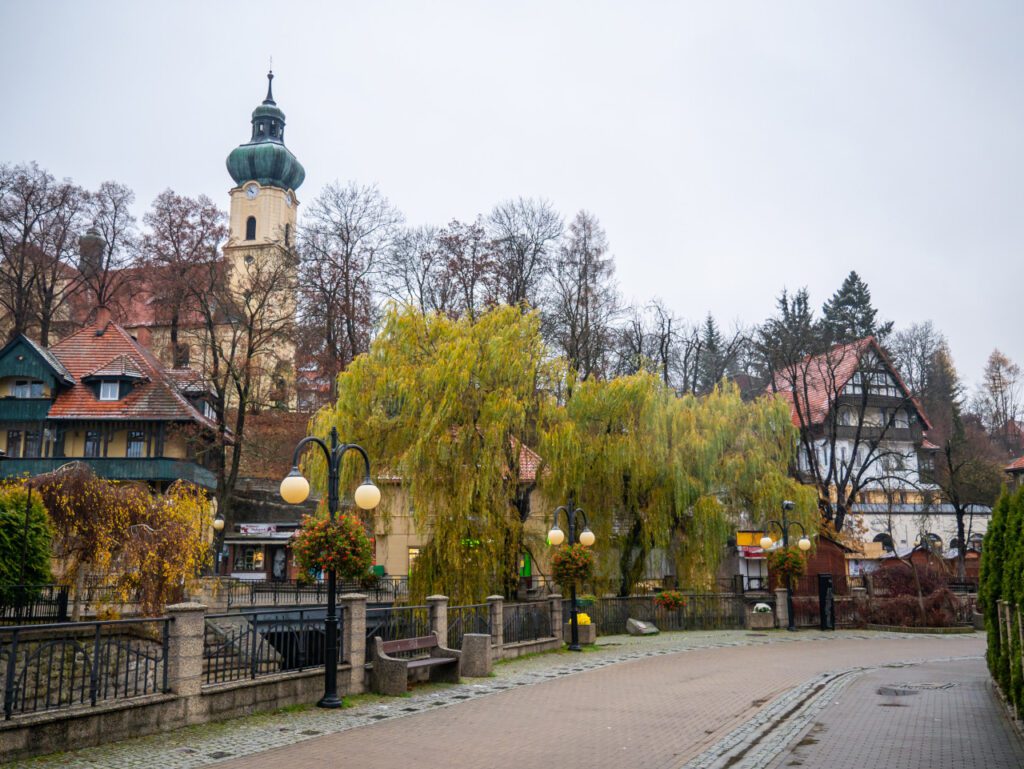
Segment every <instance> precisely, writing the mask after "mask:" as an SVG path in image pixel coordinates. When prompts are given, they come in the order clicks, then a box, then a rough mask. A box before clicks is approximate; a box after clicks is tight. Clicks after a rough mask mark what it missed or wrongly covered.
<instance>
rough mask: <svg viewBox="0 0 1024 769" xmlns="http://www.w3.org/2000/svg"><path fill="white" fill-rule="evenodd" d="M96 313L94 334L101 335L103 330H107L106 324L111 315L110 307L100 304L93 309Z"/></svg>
mask: <svg viewBox="0 0 1024 769" xmlns="http://www.w3.org/2000/svg"><path fill="white" fill-rule="evenodd" d="M93 312H94V313H95V315H96V320H95V321H94V322H95V324H96V336H103V332H104V331H106V330H107V324H108V323H110V319H111V315H110V308H109V307H107V306H105V305H100V306H99V307H97V308H96V309H95V310H94V311H93Z"/></svg>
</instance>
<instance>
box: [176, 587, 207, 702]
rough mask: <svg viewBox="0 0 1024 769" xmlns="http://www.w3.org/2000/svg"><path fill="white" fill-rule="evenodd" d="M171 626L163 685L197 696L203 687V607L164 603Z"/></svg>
mask: <svg viewBox="0 0 1024 769" xmlns="http://www.w3.org/2000/svg"><path fill="white" fill-rule="evenodd" d="M167 615H168V616H169V617H170V618H171V620H172V621H171V626H170V628H169V630H168V635H167V685H168V687H170V690H171V691H172V692H174V693H175V694H177V695H179V696H181V697H195V696H198V695H199V694H200V693H201V692H202V689H203V637H204V635H205V633H206V607H205V606H203V605H202V604H201V603H176V604H174V605H173V606H168V607H167Z"/></svg>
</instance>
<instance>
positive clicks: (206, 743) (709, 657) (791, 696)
mask: <svg viewBox="0 0 1024 769" xmlns="http://www.w3.org/2000/svg"><path fill="white" fill-rule="evenodd" d="M600 641H601V646H600V648H599V650H598V651H594V652H588V653H583V654H578V655H574V654H569V653H563V654H548V655H539V656H536V657H533V658H527V659H524V660H516V661H513V662H510V663H507V664H501V665H498V666H496V668H495V676H494V677H493V678H485V679H465V682H464V683H463V684H460V685H458V686H452V687H447V688H444V689H432V690H429V691H425V692H422V693H419V694H413V695H412V696H410V697H407V698H392V699H384V700H375V701H369V702H365V703H364V704H362V705H360V706H359V707H355V708H351V709H346V710H341V711H323V710H317V709H315V708H310V709H306V710H301V711H298V712H285V713H276V714H268V715H261V716H252V717H248V718H242V719H235V720H232V721H227V722H223V723H219V724H209V725H205V726H200V727H190V728H187V729H181V730H178V731H175V732H170V733H167V734H163V735H154V736H151V737H144V738H139V739H136V740H128V741H125V742H121V743H115V744H112V745H107V746H102V747H98V748H90V749H85V750H81V751H75V752H71V753H65V754H60V755H55V756H48V757H42V758H38V759H34V760H31V761H25V762H21V763H18V764H13V765H11V766H12V768H19V769H20V768H24V767H34V768H35V769H49V768H50V767H106V768H108V769H119V768H121V767H126V768H135V767H139V768H141V767H145V768H146V769H153V768H154V767H168V768H169V769H179V768H180V769H188V768H190V767H198V766H206V765H209V764H214V763H217V764H218V769H235V767H238V768H239V769H241V767H245V768H246V769H260V768H261V767H274V769H279V767H281V766H290V767H295V769H299V768H300V767H306V766H321V765H322V766H339V765H341V764H343V763H347V762H353V763H357V764H358V765H359V767H360V769H372V767H395V766H405V765H418V766H427V767H429V766H443V767H445V769H457V768H458V767H472V768H473V769H480V768H481V767H504V766H510V767H511V766H515V767H517V769H529V767H541V766H544V767H547V766H549V765H551V763H552V759H555V758H557V760H558V763H559V765H560V766H564V767H573V766H579V767H587V769H591V768H593V767H665V768H666V769H669V768H670V767H671V769H679V767H681V766H682V765H683V764H686V763H687V762H688V761H704V762H705V763H700V764H692V765H693V766H698V765H699V766H711V765H713V763H712V762H713V761H716V760H719V759H720V758H722V756H724V755H725V754H726V752H728V751H730V750H731V751H736V750H737V749H738V748H743V749H746V748H744V746H747V747H749V745H751V744H755V747H756V748H757V749H756V750H754V751H750V750H747V751H746V752H748V753H751V754H754V753H756V754H759V755H761V756H762V758H764V757H765V756H767V757H769V758H770V757H773V756H774V755H775V754H777V753H778V751H779V750H780V749H782V747H784V745H785V744H786V743H787V742H788V741H789V740H790V739H791V738H792V734H791V733H790V732H791V731H792V730H793V729H794V728H796V727H797V725H799V726H801V727H802V726H803V722H802V721H799V720H797V719H793V721H792V724H789V726H790V730H789V731H786V730H780V729H779V728H778V724H777V721H778V717H777V716H778V714H779V713H780V712H783V713H784V712H786V711H787V709H788V710H792V709H793V705H792V704H787V703H790V702H791V701H795V702H797V703H803V702H804V701H805V700H806V701H807V702H824V701H825V700H823V699H822V697H821V696H820V695H821V694H822V692H825V693H826V694H827V693H828V692H830V691H832V689H834V688H836V687H838V686H839V685H840V684H841V683H843V682H844V675H845V676H847V677H848V676H850V675H852V673H850V672H849V671H850V667H851V663H856V664H857V665H859V666H861V667H868V666H872V665H883V664H890V663H893V662H902V661H911V660H922V659H938V658H942V659H946V658H959V657H964V656H977V655H980V654H981V653H982V651H983V648H984V640H983V636H981V635H967V636H963V635H961V636H921V635H900V634H894V633H866V632H855V631H849V632H844V631H840V632H837V633H829V634H824V633H816V632H812V631H803V632H800V633H798V634H788V633H785V632H783V631H772V632H768V633H751V632H742V631H734V632H694V633H665V634H662V635H661V636H657V637H653V638H629V637H628V636H610V637H604V638H601V639H600ZM726 649H728V651H725V650H726ZM620 663H621V664H620ZM598 670H600V672H596V671H598ZM577 674H582V675H577ZM830 687H831V688H830ZM474 700H475V702H474V703H473V705H472V706H469V707H466V706H465V705H464V703H468V702H469V701H474ZM766 705H767V707H766ZM780 709H781V711H780ZM819 710H820V708H818V709H813V708H809V709H808V710H807V713H811V714H814V713H817V712H818V711H819ZM773 713H775V714H776V717H774V719H773V716H772V714H773ZM803 715H806V714H803ZM784 720H785V719H784ZM766 731H767V732H768V733H769V737H768V738H761V735H762V734H764V733H765V732H766ZM730 740H731V742H729V741H730ZM726 743H728V744H726ZM769 748H772V749H773V750H772V752H771V753H770V755H769V752H768V751H769ZM730 765H733V766H737V769H738V765H736V764H735V762H734V761H733V763H732V764H730ZM762 765H763V763H762ZM805 765H806V766H815V765H816V764H813V763H805ZM1014 765H1015V766H1016V765H1017V764H1014ZM922 766H924V765H922Z"/></svg>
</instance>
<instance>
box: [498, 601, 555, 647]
mask: <svg viewBox="0 0 1024 769" xmlns="http://www.w3.org/2000/svg"><path fill="white" fill-rule="evenodd" d="M503 609H504V616H503V617H502V630H503V641H504V642H505V643H506V644H514V643H520V642H522V641H536V640H537V639H538V638H551V637H552V636H553V635H554V634H553V633H552V632H551V631H552V628H551V610H550V608H549V606H548V602H547V601H537V602H534V603H513V604H506V605H505V606H504V607H503Z"/></svg>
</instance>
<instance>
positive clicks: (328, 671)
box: [281, 427, 380, 708]
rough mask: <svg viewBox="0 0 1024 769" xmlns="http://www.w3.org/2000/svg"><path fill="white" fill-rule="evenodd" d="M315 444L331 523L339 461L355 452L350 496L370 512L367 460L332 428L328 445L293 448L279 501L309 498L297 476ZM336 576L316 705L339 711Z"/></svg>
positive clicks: (331, 575) (372, 495) (330, 584)
mask: <svg viewBox="0 0 1024 769" xmlns="http://www.w3.org/2000/svg"><path fill="white" fill-rule="evenodd" d="M311 443H312V444H316V445H317V446H319V447H320V448H321V449H322V450H323V452H324V457H325V458H326V459H327V512H328V514H329V515H330V517H331V520H332V521H333V520H334V516H335V515H336V514H337V512H338V506H339V501H340V500H339V493H338V482H339V479H340V476H341V460H342V458H343V457H344V456H345V454H346V453H348V452H349V451H356V452H358V453H359V454H360V455H361V456H362V458H363V465H364V467H365V469H366V473H365V475H364V477H363V482H362V483H361V484H360V485H359V487H358V488H357V489H356V490H355V493H354V494H353V495H352V497H353V499H354V500H355V503H356V505H358V506H359V507H360V508H362V509H363V510H372V509H373V508H375V507H376V506H377V504H378V503H379V502H380V489H378V488H377V487H376V486H375V485H374V484H373V481H372V480H370V458H369V456H367V454H366V450H365V449H363V447H362V446H358V445H356V444H355V443H339V442H338V430H337V428H334V427H332V428H331V435H330V443H329V444H328V443H326V442H324V441H323V440H321V439H320V438H316V437H314V436H306V437H305V438H303V439H302V440H301V441H299V442H298V444H297V445H296V446H295V453H294V454H293V455H292V470H291V472H290V473H288V475H287V477H285V479H284V480H283V481H281V498H282V499H284V501H285V502H288V503H289V504H293V505H297V504H300V503H302V502H305V501H306V498H307V497H308V496H309V481H307V480H306V479H305V478H304V477H303V476H302V473H300V472H299V456H300V455H301V454H302V451H303V450H304V449H305V448H306V446H307V445H309V444H311ZM336 589H337V575H336V573H335V571H334V569H329V570H328V571H327V616H326V617H325V618H324V623H325V628H324V633H325V635H326V644H325V646H326V648H325V650H324V696H323V697H321V698H320V701H319V702H317V703H316V704H317V706H318V707H321V708H340V707H341V699H340V698H339V697H338V616H337V613H338V606H337V600H336V596H335V595H334V593H335V590H336Z"/></svg>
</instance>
